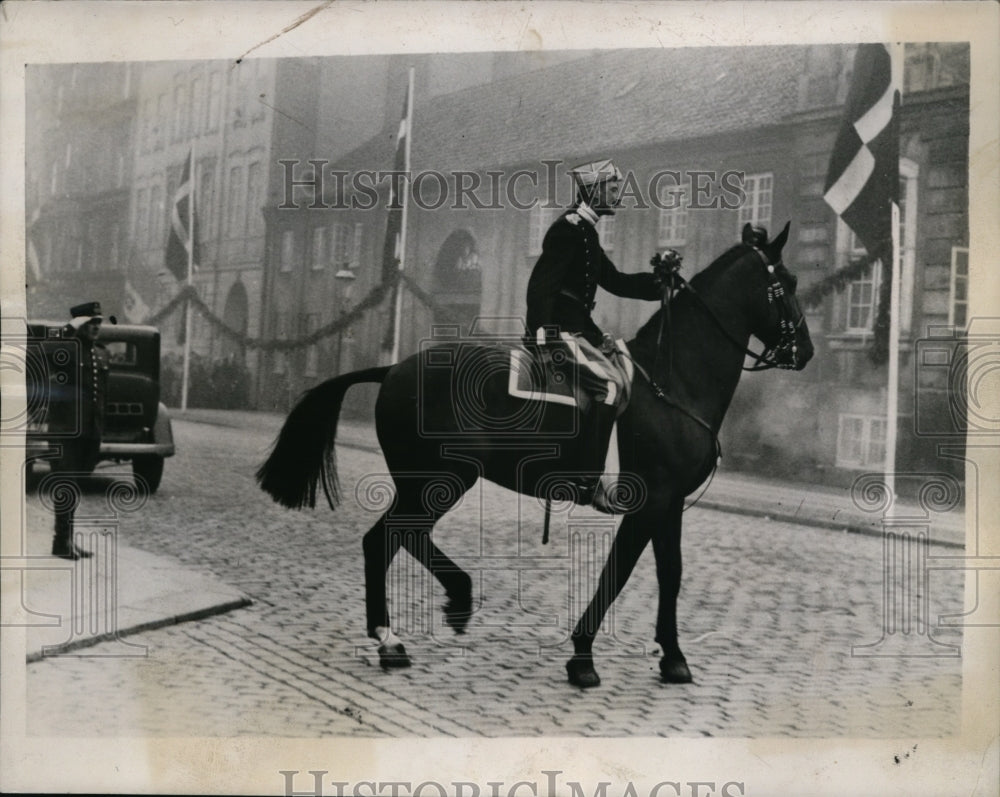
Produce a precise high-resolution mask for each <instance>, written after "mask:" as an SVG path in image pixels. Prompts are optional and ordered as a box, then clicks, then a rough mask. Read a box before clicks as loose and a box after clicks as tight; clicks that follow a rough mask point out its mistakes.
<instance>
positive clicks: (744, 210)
mask: <svg viewBox="0 0 1000 797" xmlns="http://www.w3.org/2000/svg"><path fill="white" fill-rule="evenodd" d="M764 179H767V180H768V181H769V183H770V184H769V185H768V188H767V195H768V196H767V205H766V207H767V215H766V216H764V215H762V214H761V213H760V212H759V211H760V208H761V207H763V204H762V203H761V202H760V196H761V193H762V191H761V189H760V183H761V181H763V180H764ZM751 186H752V189H751ZM743 192H744V194H745V195H746V197H747V201H745V202H744V203H743V204H742V205H740V207H739V208H738V209H737V212H736V219H737V222H738V223H737V225H736V232H737V238H738V237H739V235H740V233H741V231H742V229H743V225H745V224H747V223H749V224H751V225H753V226H754V227H768V228H770V226H771V216H772V214H773V212H774V172H756V173H754V174H744V175H743Z"/></svg>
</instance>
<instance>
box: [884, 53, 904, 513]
mask: <svg viewBox="0 0 1000 797" xmlns="http://www.w3.org/2000/svg"><path fill="white" fill-rule="evenodd" d="M889 55H890V58H891V62H892V81H893V83H895V84H896V89H897V90H898V91H899V96H900V99H901V98H902V93H903V92H902V89H903V86H902V82H903V68H904V64H905V61H904V51H903V44H902V43H901V42H896V43H894V44H892V45H890V46H889ZM894 104H895V103H894ZM898 113H899V107H898V105H896V107H894V108H893V115H894V116H896V115H897V114H898ZM897 157H898V154H897ZM894 188H895V190H894V191H893V194H892V195H893V196H898V191H899V188H898V186H894ZM891 214H892V215H891V222H890V224H891V233H892V258H891V263H890V267H891V268H892V278H891V279H890V280H889V344H888V345H889V363H888V372H889V373H888V379H889V384H888V385H887V389H886V429H885V483H886V488H887V489H888V491H889V500H890V501H891V503H890V505H889V512H890V513H891V512H892V511H893V508H894V507H895V503H896V501H895V498H896V443H897V436H898V431H899V337H900V329H899V327H900V324H899V307H900V298H901V297H900V292H901V290H902V285H903V252H902V249H903V247H902V242H901V240H900V239H901V237H902V236H901V235H900V212H899V202H898V201H895V202H893V203H892V206H891Z"/></svg>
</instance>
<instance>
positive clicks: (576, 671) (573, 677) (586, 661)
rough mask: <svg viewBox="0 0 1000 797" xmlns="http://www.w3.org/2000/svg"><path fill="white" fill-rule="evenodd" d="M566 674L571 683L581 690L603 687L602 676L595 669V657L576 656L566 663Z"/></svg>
mask: <svg viewBox="0 0 1000 797" xmlns="http://www.w3.org/2000/svg"><path fill="white" fill-rule="evenodd" d="M566 673H567V675H569V682H570V683H571V684H573V686H579V687H580V688H581V689H593V688H594V687H595V686H600V685H601V676H599V675H598V674H597V670H595V669H594V657H593V656H579V655H577V656H574V657H573V658H571V659H570V660H569V661H567V662H566Z"/></svg>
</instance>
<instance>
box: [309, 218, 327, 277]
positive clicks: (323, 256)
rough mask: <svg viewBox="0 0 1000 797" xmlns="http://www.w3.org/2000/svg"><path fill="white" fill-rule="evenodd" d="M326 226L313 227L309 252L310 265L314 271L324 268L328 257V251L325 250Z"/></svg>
mask: <svg viewBox="0 0 1000 797" xmlns="http://www.w3.org/2000/svg"><path fill="white" fill-rule="evenodd" d="M326 239H327V228H326V227H314V228H313V239H312V252H311V253H310V258H311V262H310V266H311V268H312V269H313V270H314V271H319V270H320V269H321V268H324V267H325V266H326V264H327V260H328V258H329V253H328V252H327V248H326V244H327V240H326Z"/></svg>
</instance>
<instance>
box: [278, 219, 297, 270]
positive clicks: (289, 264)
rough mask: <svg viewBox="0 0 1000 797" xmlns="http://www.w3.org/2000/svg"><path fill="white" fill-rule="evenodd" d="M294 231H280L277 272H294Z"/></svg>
mask: <svg viewBox="0 0 1000 797" xmlns="http://www.w3.org/2000/svg"><path fill="white" fill-rule="evenodd" d="M295 249H296V246H295V230H282V231H281V237H280V238H279V239H278V271H280V272H281V273H283V274H290V273H291V272H293V271H295Z"/></svg>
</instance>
